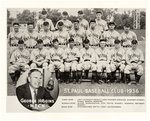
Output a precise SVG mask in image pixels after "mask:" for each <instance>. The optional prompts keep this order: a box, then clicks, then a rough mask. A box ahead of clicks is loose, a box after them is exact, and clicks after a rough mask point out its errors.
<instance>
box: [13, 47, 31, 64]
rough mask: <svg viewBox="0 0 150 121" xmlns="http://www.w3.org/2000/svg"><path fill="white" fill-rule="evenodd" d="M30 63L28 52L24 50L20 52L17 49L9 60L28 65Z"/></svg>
mask: <svg viewBox="0 0 150 121" xmlns="http://www.w3.org/2000/svg"><path fill="white" fill-rule="evenodd" d="M29 61H30V52H29V51H28V50H26V49H23V50H22V51H21V50H19V49H17V50H15V51H14V52H13V53H12V56H11V58H10V62H17V63H25V64H26V63H29Z"/></svg>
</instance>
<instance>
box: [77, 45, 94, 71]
mask: <svg viewBox="0 0 150 121" xmlns="http://www.w3.org/2000/svg"><path fill="white" fill-rule="evenodd" d="M94 53H95V51H94V49H93V48H91V47H89V48H88V49H85V48H82V49H81V50H80V62H79V64H78V66H77V70H92V71H95V70H96V65H95V64H94V62H95V56H94Z"/></svg>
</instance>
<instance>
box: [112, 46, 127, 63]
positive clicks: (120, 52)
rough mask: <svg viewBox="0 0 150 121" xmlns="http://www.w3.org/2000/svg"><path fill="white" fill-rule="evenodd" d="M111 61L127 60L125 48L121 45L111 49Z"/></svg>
mask: <svg viewBox="0 0 150 121" xmlns="http://www.w3.org/2000/svg"><path fill="white" fill-rule="evenodd" d="M111 61H114V62H121V61H125V50H124V49H123V48H122V47H120V48H119V49H116V48H113V49H111Z"/></svg>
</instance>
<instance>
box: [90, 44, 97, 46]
mask: <svg viewBox="0 0 150 121" xmlns="http://www.w3.org/2000/svg"><path fill="white" fill-rule="evenodd" d="M90 46H98V44H96V45H90Z"/></svg>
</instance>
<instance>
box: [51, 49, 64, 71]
mask: <svg viewBox="0 0 150 121" xmlns="http://www.w3.org/2000/svg"><path fill="white" fill-rule="evenodd" d="M49 55H50V65H49V70H50V71H51V72H55V69H56V68H57V69H59V70H60V72H64V64H63V58H64V49H62V48H58V49H55V48H51V49H50V50H49Z"/></svg>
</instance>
